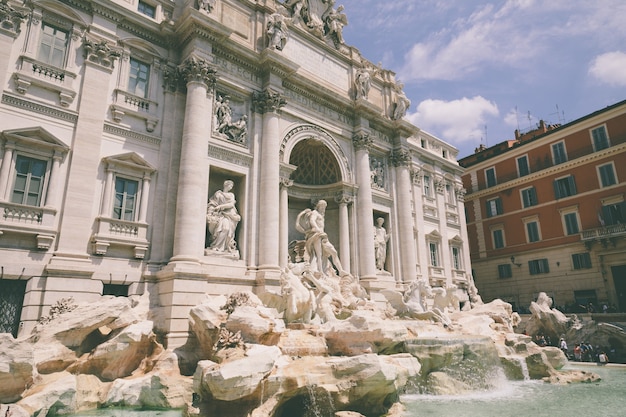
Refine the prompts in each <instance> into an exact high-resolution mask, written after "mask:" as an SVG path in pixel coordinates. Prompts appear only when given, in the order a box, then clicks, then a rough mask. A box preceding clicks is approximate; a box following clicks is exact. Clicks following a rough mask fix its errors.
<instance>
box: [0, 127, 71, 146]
mask: <svg viewBox="0 0 626 417" xmlns="http://www.w3.org/2000/svg"><path fill="white" fill-rule="evenodd" d="M2 137H4V138H5V139H6V140H11V141H14V142H15V143H18V144H22V145H30V146H34V147H37V148H42V147H45V148H49V149H54V150H59V151H62V152H67V151H69V149H70V147H69V146H67V145H66V144H65V143H64V142H63V141H62V140H60V139H59V138H57V137H56V136H54V135H53V134H52V133H50V132H48V131H47V130H46V129H44V128H43V127H41V126H34V127H28V128H21V129H11V130H5V131H3V132H2Z"/></svg>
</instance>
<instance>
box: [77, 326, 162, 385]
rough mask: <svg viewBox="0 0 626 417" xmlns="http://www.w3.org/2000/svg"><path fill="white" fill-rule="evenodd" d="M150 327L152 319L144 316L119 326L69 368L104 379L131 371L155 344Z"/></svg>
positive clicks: (120, 375) (121, 375) (150, 352)
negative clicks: (124, 326) (144, 318)
mask: <svg viewBox="0 0 626 417" xmlns="http://www.w3.org/2000/svg"><path fill="white" fill-rule="evenodd" d="M152 328H153V323H152V322H151V321H149V320H147V321H142V322H139V323H135V324H131V325H130V326H128V327H126V328H124V329H120V330H119V331H118V332H116V333H117V334H116V335H115V336H113V337H111V338H110V339H109V340H107V341H106V342H104V343H102V344H100V345H98V346H97V347H96V348H95V349H94V350H93V351H92V352H91V353H90V354H89V355H88V356H87V357H86V358H85V359H84V360H82V361H81V362H79V363H77V364H76V365H75V366H72V367H71V368H70V370H71V371H72V372H79V373H86V374H94V375H97V376H99V377H100V378H101V379H103V380H105V381H113V380H114V379H117V378H123V377H126V376H129V375H131V374H132V373H133V371H135V370H136V369H138V368H139V365H140V364H141V362H142V361H143V360H144V359H145V358H147V357H149V356H150V355H152V354H153V352H154V350H155V349H156V348H157V343H156V341H155V335H154V333H153V332H152Z"/></svg>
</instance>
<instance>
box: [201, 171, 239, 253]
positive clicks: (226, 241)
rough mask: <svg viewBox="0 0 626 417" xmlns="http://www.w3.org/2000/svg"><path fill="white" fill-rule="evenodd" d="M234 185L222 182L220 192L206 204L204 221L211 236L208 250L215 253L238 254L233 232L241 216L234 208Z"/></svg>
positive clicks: (231, 182)
mask: <svg viewBox="0 0 626 417" xmlns="http://www.w3.org/2000/svg"><path fill="white" fill-rule="evenodd" d="M234 186H235V183H234V182H233V181H231V180H226V181H224V187H223V189H222V190H218V191H216V192H215V194H213V196H212V197H211V198H210V199H209V203H208V204H207V214H206V220H207V225H208V228H209V233H210V234H211V239H210V243H209V249H210V250H212V251H215V252H226V253H230V254H233V255H236V254H238V250H237V242H236V241H235V230H236V229H237V224H238V223H239V221H240V220H241V216H240V215H239V213H238V212H237V208H236V207H235V203H236V200H235V195H234V194H233V193H232V192H231V190H232V189H233V187H234Z"/></svg>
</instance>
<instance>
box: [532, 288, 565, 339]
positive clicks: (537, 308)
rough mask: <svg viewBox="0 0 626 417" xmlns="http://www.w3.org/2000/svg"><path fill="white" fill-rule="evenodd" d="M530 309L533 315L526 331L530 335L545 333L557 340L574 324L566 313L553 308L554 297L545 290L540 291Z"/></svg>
mask: <svg viewBox="0 0 626 417" xmlns="http://www.w3.org/2000/svg"><path fill="white" fill-rule="evenodd" d="M529 309H530V312H531V314H532V316H531V318H530V319H529V321H528V323H527V324H526V332H527V333H528V334H530V335H544V336H546V337H549V338H550V340H553V341H554V342H556V341H557V340H559V338H560V337H561V336H562V335H564V334H565V333H566V332H567V330H568V329H569V328H570V326H571V325H572V323H571V320H570V319H569V318H568V317H567V316H565V314H563V313H561V312H560V311H559V310H557V309H556V308H552V299H551V298H550V297H548V295H547V294H546V293H545V292H541V293H539V295H538V296H537V301H533V302H532V303H530V307H529Z"/></svg>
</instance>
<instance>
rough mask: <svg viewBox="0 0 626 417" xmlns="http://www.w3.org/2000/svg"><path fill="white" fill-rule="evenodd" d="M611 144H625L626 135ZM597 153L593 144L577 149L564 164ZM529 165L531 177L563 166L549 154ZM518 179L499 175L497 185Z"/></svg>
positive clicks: (484, 187) (510, 174)
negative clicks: (554, 167) (556, 162)
mask: <svg viewBox="0 0 626 417" xmlns="http://www.w3.org/2000/svg"><path fill="white" fill-rule="evenodd" d="M610 142H611V146H609V148H611V147H613V146H617V145H621V144H623V143H626V135H623V136H619V137H612V138H611V139H610ZM595 152H599V151H596V150H595V149H594V147H593V145H591V143H590V144H589V145H588V146H585V147H583V148H580V149H576V150H575V151H573V152H572V151H568V152H567V160H566V161H564V162H562V163H566V162H567V161H573V160H575V159H578V158H582V157H584V156H587V155H591V154H593V153H595ZM528 163H529V167H528V168H529V175H530V174H533V173H536V172H540V171H543V170H545V169H548V168H552V167H553V166H556V165H561V164H555V163H554V161H553V159H552V155H551V154H550V153H547V154H546V155H545V156H544V157H542V158H534V159H533V160H530V161H528ZM518 178H522V177H520V176H519V174H518V173H517V170H516V171H515V172H510V173H504V174H498V176H497V178H496V185H497V184H504V183H507V182H509V181H513V180H516V179H518ZM487 188H491V187H488V186H487V184H480V185H479V186H478V189H474V190H471V189H470V190H468V192H467V194H472V193H474V192H477V191H481V190H485V189H487Z"/></svg>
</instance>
